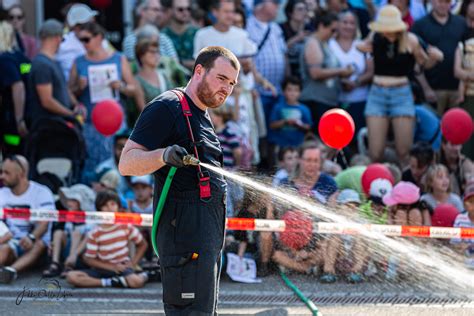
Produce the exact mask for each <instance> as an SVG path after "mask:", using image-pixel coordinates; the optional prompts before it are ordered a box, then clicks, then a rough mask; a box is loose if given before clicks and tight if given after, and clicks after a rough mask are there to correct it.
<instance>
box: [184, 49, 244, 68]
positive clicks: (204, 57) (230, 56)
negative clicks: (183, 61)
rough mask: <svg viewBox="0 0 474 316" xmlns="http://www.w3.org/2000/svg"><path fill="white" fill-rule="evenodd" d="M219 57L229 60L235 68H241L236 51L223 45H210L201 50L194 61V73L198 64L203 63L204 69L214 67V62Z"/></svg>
mask: <svg viewBox="0 0 474 316" xmlns="http://www.w3.org/2000/svg"><path fill="white" fill-rule="evenodd" d="M219 57H222V58H225V59H226V60H228V61H229V62H230V64H231V66H232V67H233V68H234V69H235V70H240V63H239V61H238V59H237V57H235V55H234V53H232V52H231V51H230V50H228V49H227V48H224V47H222V46H208V47H204V48H203V49H201V51H200V52H199V55H198V56H197V58H196V61H195V62H194V67H193V75H194V71H195V70H196V66H197V65H201V66H202V67H203V68H204V69H206V70H210V69H212V68H213V67H214V62H215V61H216V59H217V58H219Z"/></svg>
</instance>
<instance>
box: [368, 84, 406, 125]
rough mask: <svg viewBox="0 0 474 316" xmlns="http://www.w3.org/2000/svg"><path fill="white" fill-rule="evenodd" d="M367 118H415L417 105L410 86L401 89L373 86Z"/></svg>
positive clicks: (369, 97)
mask: <svg viewBox="0 0 474 316" xmlns="http://www.w3.org/2000/svg"><path fill="white" fill-rule="evenodd" d="M365 116H378V117H390V118H393V117H398V116H413V117H414V116H415V103H414V101H413V95H412V93H411V88H410V85H408V84H407V85H405V86H401V87H381V86H378V85H376V84H373V85H372V87H371V88H370V92H369V96H368V98H367V104H366V106H365Z"/></svg>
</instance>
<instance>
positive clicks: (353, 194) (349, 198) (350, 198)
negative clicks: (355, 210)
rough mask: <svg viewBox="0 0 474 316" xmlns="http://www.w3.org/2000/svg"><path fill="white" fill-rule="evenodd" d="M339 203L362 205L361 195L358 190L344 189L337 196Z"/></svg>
mask: <svg viewBox="0 0 474 316" xmlns="http://www.w3.org/2000/svg"><path fill="white" fill-rule="evenodd" d="M337 202H338V203H341V204H345V203H358V204H360V197H359V193H357V191H356V190H352V189H344V190H342V191H341V192H340V193H339V195H338V196H337Z"/></svg>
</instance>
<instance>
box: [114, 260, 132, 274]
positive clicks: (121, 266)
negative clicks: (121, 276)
mask: <svg viewBox="0 0 474 316" xmlns="http://www.w3.org/2000/svg"><path fill="white" fill-rule="evenodd" d="M131 267H132V264H131V262H130V261H127V262H120V263H117V264H116V266H115V272H117V273H122V272H123V271H125V270H126V269H128V268H131Z"/></svg>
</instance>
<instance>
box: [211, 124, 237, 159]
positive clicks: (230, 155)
mask: <svg viewBox="0 0 474 316" xmlns="http://www.w3.org/2000/svg"><path fill="white" fill-rule="evenodd" d="M216 134H217V137H219V142H220V143H221V148H222V156H223V158H224V167H234V166H235V159H234V149H236V148H238V147H240V139H239V137H238V135H237V134H236V133H234V132H233V131H232V130H231V129H230V128H229V126H228V125H226V127H224V129H222V130H221V131H216Z"/></svg>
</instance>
